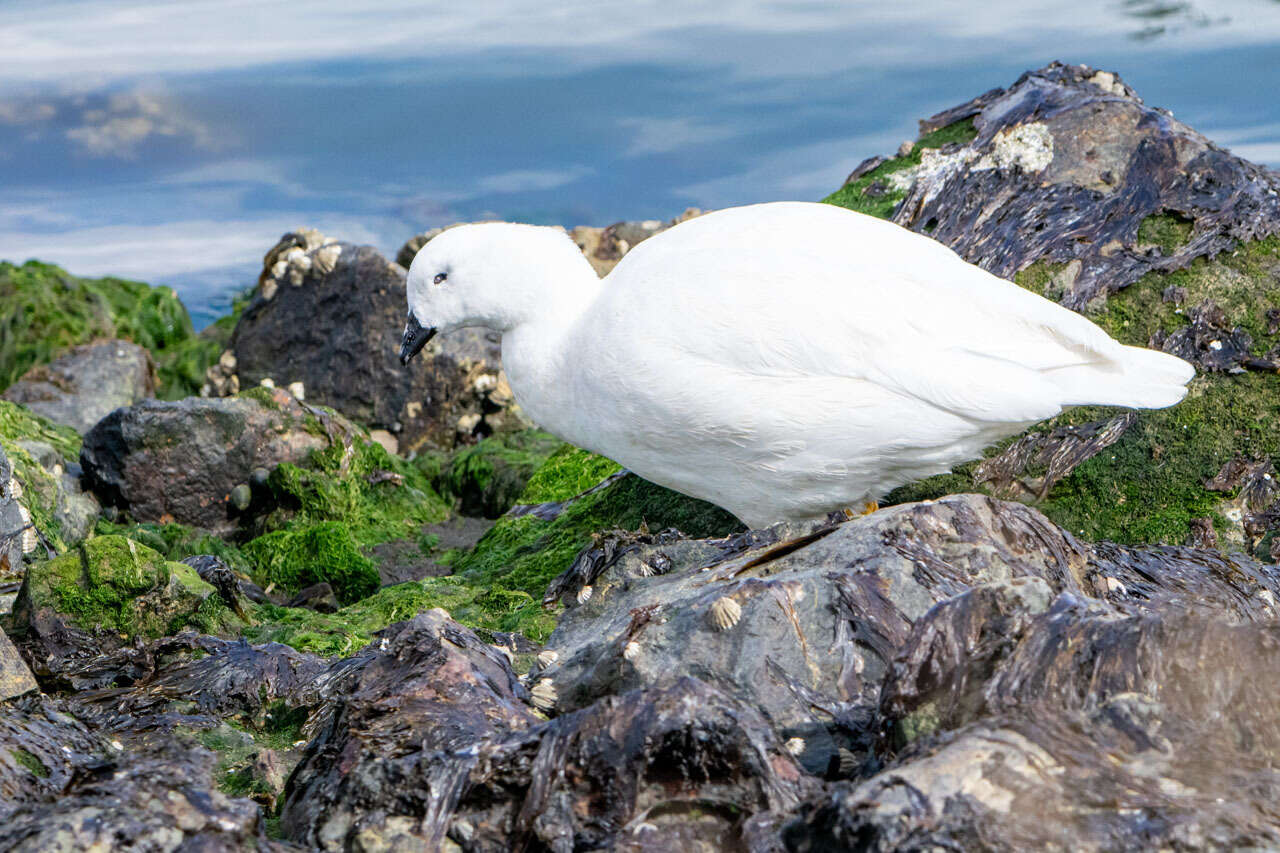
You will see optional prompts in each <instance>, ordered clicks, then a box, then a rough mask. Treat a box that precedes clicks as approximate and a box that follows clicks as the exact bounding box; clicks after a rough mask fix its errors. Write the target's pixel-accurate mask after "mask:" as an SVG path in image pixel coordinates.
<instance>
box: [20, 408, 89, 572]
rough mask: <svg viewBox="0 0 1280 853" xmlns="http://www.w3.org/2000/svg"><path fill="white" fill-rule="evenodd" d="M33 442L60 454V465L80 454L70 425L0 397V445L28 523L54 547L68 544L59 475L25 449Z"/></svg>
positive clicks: (69, 461) (71, 460)
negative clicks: (61, 516)
mask: <svg viewBox="0 0 1280 853" xmlns="http://www.w3.org/2000/svg"><path fill="white" fill-rule="evenodd" d="M33 444H44V445H48V446H49V447H52V448H53V449H54V451H55V452H56V453H57V454H59V455H60V456H62V458H63V463H64V467H65V465H68V464H71V463H72V462H74V461H75V460H76V458H77V457H78V456H79V455H80V436H79V435H77V434H76V431H75V430H73V429H71V428H70V427H65V426H59V425H58V424H55V423H53V422H52V421H50V420H47V419H45V418H42V417H40V416H39V415H37V414H35V413H34V412H32V411H30V410H29V409H27V408H26V407H25V406H20V405H18V404H17V403H10V402H8V401H7V400H0V447H3V448H4V453H5V456H6V457H8V460H9V464H10V465H11V466H12V467H13V476H14V478H15V479H16V480H17V481H18V483H19V484H20V485H21V487H22V497H21V499H20V500H19V502H20V503H21V504H22V505H23V506H24V507H26V510H27V512H28V513H30V515H31V523H32V524H33V525H34V526H35V528H36V530H38V531H39V532H40V534H41V535H42V536H43V537H44V539H45V541H46V542H47V543H48V544H49V546H50V547H52V548H53V549H54V550H55V551H59V552H61V551H65V550H66V548H67V545H68V542H67V541H66V538H65V537H64V536H63V530H62V523H61V521H60V520H59V517H58V516H59V513H58V501H59V494H60V493H59V490H60V489H61V488H62V484H61V482H60V478H59V477H57V476H55V475H54V474H53V473H52V472H51V471H49V470H47V469H46V468H45V467H44V466H43V465H41V464H40V463H39V462H38V461H37V460H36V459H35V457H33V456H32V454H31V453H30V452H29V448H30V447H31V446H32V445H33Z"/></svg>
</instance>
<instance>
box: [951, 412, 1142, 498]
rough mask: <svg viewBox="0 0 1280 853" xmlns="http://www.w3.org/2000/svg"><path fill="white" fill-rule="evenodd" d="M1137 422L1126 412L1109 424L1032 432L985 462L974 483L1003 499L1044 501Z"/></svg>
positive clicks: (1136, 419)
mask: <svg viewBox="0 0 1280 853" xmlns="http://www.w3.org/2000/svg"><path fill="white" fill-rule="evenodd" d="M1137 421H1138V416H1137V415H1136V414H1134V413H1133V412H1125V413H1124V414H1121V415H1116V416H1115V417H1114V418H1110V419H1109V420H1105V421H1096V422H1094V423H1090V424H1083V425H1081V426H1060V427H1055V428H1054V429H1052V430H1049V431H1048V432H1032V433H1028V434H1027V435H1024V436H1022V437H1021V438H1019V439H1018V440H1017V441H1015V442H1014V443H1013V444H1011V445H1009V446H1008V447H1007V448H1005V449H1004V450H1003V451H1001V452H1000V453H998V454H996V455H995V456H991V457H989V458H987V459H984V460H983V461H982V463H981V464H979V465H978V467H977V469H976V470H975V472H974V481H975V482H977V483H989V484H990V485H991V489H992V491H993V492H994V493H995V494H996V495H998V496H1000V497H1005V498H1041V499H1043V498H1044V497H1045V496H1046V495H1048V494H1049V490H1050V489H1052V488H1053V487H1054V486H1055V485H1057V484H1058V483H1059V482H1061V480H1062V478H1064V477H1066V476H1067V475H1068V474H1070V473H1071V472H1072V471H1074V470H1075V469H1076V467H1078V466H1079V465H1080V464H1081V463H1083V462H1086V461H1088V460H1089V459H1092V458H1093V457H1094V456H1096V455H1098V454H1099V453H1101V452H1102V451H1103V450H1105V449H1107V448H1108V447H1110V446H1111V445H1113V444H1115V443H1116V442H1117V441H1119V440H1120V438H1121V436H1123V435H1124V434H1125V432H1126V431H1128V429H1129V428H1130V427H1131V426H1133V425H1134V424H1135V423H1137Z"/></svg>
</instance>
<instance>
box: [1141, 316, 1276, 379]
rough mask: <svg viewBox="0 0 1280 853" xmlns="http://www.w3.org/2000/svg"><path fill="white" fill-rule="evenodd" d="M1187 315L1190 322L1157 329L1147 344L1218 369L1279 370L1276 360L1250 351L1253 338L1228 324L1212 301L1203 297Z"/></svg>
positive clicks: (1237, 327) (1203, 366)
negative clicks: (1175, 327)
mask: <svg viewBox="0 0 1280 853" xmlns="http://www.w3.org/2000/svg"><path fill="white" fill-rule="evenodd" d="M1187 318H1188V319H1189V320H1190V321H1191V323H1190V325H1187V326H1183V327H1182V328H1181V329H1178V330H1176V331H1174V332H1165V331H1164V330H1161V331H1159V332H1157V333H1156V335H1155V336H1153V337H1152V339H1151V346H1152V347H1153V348H1155V349H1162V350H1164V351H1165V352H1167V353H1172V354H1173V355H1176V356H1178V358H1181V359H1185V360H1186V361H1189V362H1191V363H1192V364H1195V365H1196V366H1197V367H1200V368H1203V369H1204V370H1210V371H1216V372H1220V373H1242V372H1243V371H1244V370H1245V369H1253V370H1267V371H1276V370H1280V361H1276V360H1275V359H1273V358H1261V357H1258V356H1255V355H1253V354H1252V352H1251V350H1252V347H1253V338H1252V337H1251V336H1250V335H1249V333H1248V332H1246V331H1245V330H1244V329H1242V328H1240V327H1239V326H1236V327H1235V328H1232V327H1231V325H1230V323H1228V322H1227V315H1226V314H1225V313H1224V312H1223V310H1222V309H1221V308H1219V307H1218V306H1217V305H1215V304H1214V303H1212V302H1209V301H1205V302H1203V303H1201V304H1200V305H1198V306H1196V307H1194V308H1191V309H1189V310H1188V311H1187Z"/></svg>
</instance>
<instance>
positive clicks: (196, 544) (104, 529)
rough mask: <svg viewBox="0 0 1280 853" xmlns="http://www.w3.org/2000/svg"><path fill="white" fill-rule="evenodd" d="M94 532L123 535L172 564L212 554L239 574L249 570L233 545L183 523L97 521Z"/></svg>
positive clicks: (243, 556) (239, 551)
mask: <svg viewBox="0 0 1280 853" xmlns="http://www.w3.org/2000/svg"><path fill="white" fill-rule="evenodd" d="M94 532H95V533H96V534H97V535H99V536H112V535H114V536H127V537H128V538H130V539H132V540H133V541H135V542H137V543H138V544H140V545H146V546H147V547H148V548H151V549H152V550H154V551H157V552H158V553H160V554H161V555H162V556H163V557H164V558H165V559H166V560H173V561H175V562H177V561H179V560H182V559H184V558H186V557H192V556H195V555H197V554H212V555H213V556H215V557H217V558H218V559H220V560H222V561H223V562H224V563H226V564H227V565H228V566H230V567H231V568H233V569H235V570H236V571H239V572H244V573H248V572H249V571H251V570H252V567H253V564H252V563H251V562H250V561H249V558H248V557H246V556H245V555H244V552H243V551H241V550H240V549H239V548H238V547H236V546H235V545H234V544H233V543H231V542H228V541H227V540H225V539H221V538H219V537H217V536H214V535H212V534H210V533H206V532H204V531H203V530H197V529H195V528H192V527H187V526H186V525H183V524H175V523H168V524H157V523H154V522H147V523H141V524H119V523H115V522H110V521H107V520H106V519H99V520H98V522H97V525H96V526H95V528H94Z"/></svg>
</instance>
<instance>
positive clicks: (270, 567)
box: [244, 521, 380, 604]
mask: <svg viewBox="0 0 1280 853" xmlns="http://www.w3.org/2000/svg"><path fill="white" fill-rule="evenodd" d="M244 553H245V555H246V556H247V557H248V558H249V559H250V561H252V562H253V564H254V566H255V567H256V569H257V574H258V577H259V579H260V580H261V581H262V582H263V583H264V584H275V585H276V586H279V587H282V588H284V589H286V590H289V591H290V592H296V591H297V590H299V589H302V588H303V587H307V586H310V585H312V584H316V583H321V582H327V583H328V584H329V585H330V586H332V587H333V592H334V594H335V595H336V596H337V597H338V601H340V602H342V603H344V604H350V603H351V602H354V601H358V600H359V599H361V598H364V597H365V596H366V595H369V594H371V593H373V592H374V590H376V589H377V588H378V584H379V583H380V580H379V577H378V567H377V566H376V565H375V564H374V562H373V560H370V559H369V558H368V557H366V556H365V555H364V554H362V553H361V552H360V549H359V547H358V546H357V545H356V542H355V539H354V538H353V537H352V535H351V528H350V527H348V526H347V525H345V524H343V523H342V522H338V521H321V522H315V523H310V524H307V523H295V524H291V525H289V527H287V528H285V529H283V530H274V531H272V532H271V533H267V534H264V535H262V536H259V537H258V538H256V539H254V540H252V541H251V542H249V543H248V544H246V545H245V546H244Z"/></svg>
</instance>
